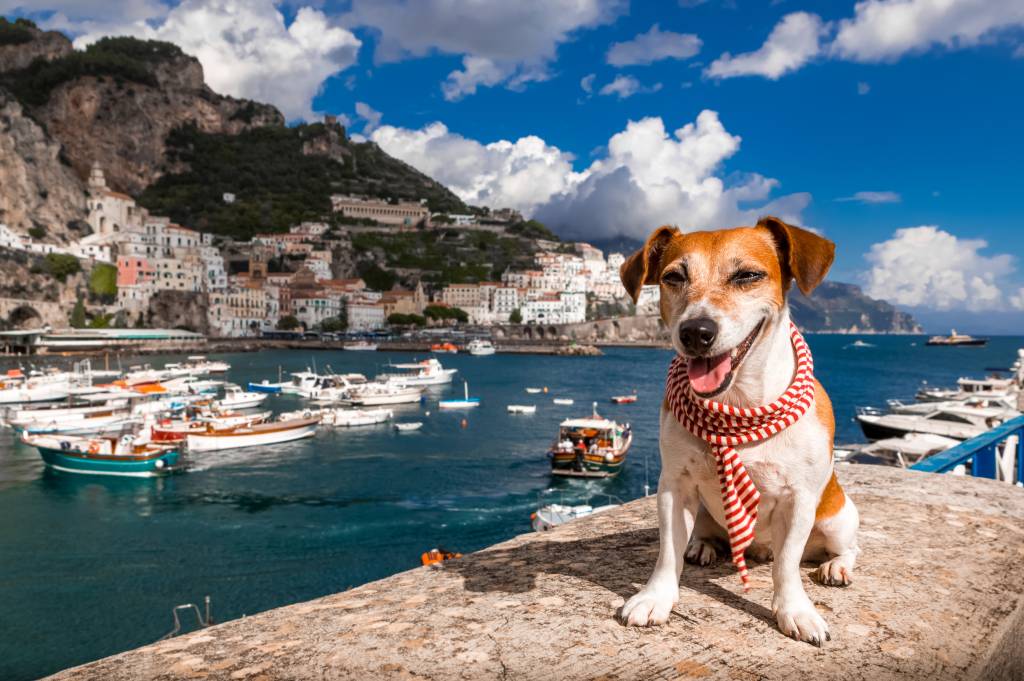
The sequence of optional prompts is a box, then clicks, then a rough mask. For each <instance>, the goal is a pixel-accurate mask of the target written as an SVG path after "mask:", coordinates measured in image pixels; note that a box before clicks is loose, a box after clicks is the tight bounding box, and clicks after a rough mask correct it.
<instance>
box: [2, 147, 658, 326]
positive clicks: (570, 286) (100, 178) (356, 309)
mask: <svg viewBox="0 0 1024 681" xmlns="http://www.w3.org/2000/svg"><path fill="white" fill-rule="evenodd" d="M234 200H235V197H234V196H233V195H232V194H231V193H228V192H225V193H224V196H223V201H224V202H225V203H228V204H230V203H231V202H233V201H234ZM87 205H88V223H89V226H90V227H91V229H92V233H91V234H89V235H88V236H86V237H84V238H82V239H81V240H79V241H77V242H74V243H72V244H69V245H67V246H60V245H55V244H51V243H40V242H36V241H34V240H32V239H31V238H26V237H23V236H21V235H18V234H16V233H14V232H13V231H12V230H10V229H9V228H7V226H6V225H0V247H6V248H9V249H13V250H22V251H28V252H34V253H41V254H60V255H66V256H72V257H75V258H78V259H81V260H83V261H87V262H89V263H90V264H103V265H108V266H115V267H116V268H117V278H116V286H117V296H116V303H115V305H114V308H115V311H117V312H121V313H122V319H123V320H124V323H125V324H126V325H128V326H141V325H143V323H144V318H145V313H146V311H147V310H148V309H149V306H150V302H151V300H152V298H153V296H154V295H156V294H157V293H158V292H160V291H179V292H184V293H195V294H206V295H208V301H209V303H208V306H207V309H206V314H207V325H206V328H208V329H209V330H210V334H211V335H212V336H215V337H225V338H230V337H254V336H260V335H263V334H272V333H277V332H281V331H285V332H290V331H341V330H348V331H351V332H372V331H378V330H381V329H384V328H386V327H388V326H389V325H413V326H415V325H420V326H422V325H425V324H431V323H444V322H446V321H449V320H451V321H461V322H467V323H470V324H474V325H480V326H491V325H494V324H508V323H520V324H573V323H579V322H583V321H585V320H586V319H587V310H588V302H589V303H590V304H591V305H594V304H601V303H606V304H616V303H625V301H626V300H627V296H626V291H625V289H624V288H623V287H622V284H621V283H620V281H619V274H618V270H619V266H620V265H621V264H622V262H623V260H624V257H623V255H622V254H621V253H611V254H609V255H608V256H607V257H605V255H604V253H602V251H601V250H599V249H597V248H595V247H593V246H591V245H589V244H586V243H573V244H566V243H563V242H557V241H548V240H540V239H539V240H536V241H535V243H537V244H538V246H539V250H538V251H537V252H536V253H535V254H534V267H533V268H531V269H511V268H509V269H506V270H505V271H504V272H502V273H501V278H500V280H497V281H480V282H464V283H463V282H460V283H447V284H441V285H438V284H431V283H427V282H424V281H423V280H418V281H416V283H415V285H414V286H412V287H410V288H402V287H401V286H397V285H396V286H394V287H393V288H391V289H389V290H374V289H373V288H372V287H371V286H368V285H367V283H366V281H364V280H363V279H362V278H359V277H354V278H335V277H334V276H333V274H332V270H333V268H332V261H333V254H334V252H335V251H336V250H337V249H338V248H339V246H341V245H342V243H343V240H346V241H347V240H348V239H349V238H350V237H351V236H352V235H353V234H361V235H365V234H374V233H383V234H396V233H404V232H415V231H424V230H436V231H443V232H445V233H448V234H451V235H452V238H455V239H458V238H459V236H460V235H461V234H465V233H470V232H488V233H492V234H498V235H503V234H505V232H506V229H507V228H508V226H509V225H510V224H512V223H515V222H522V217H521V216H520V215H519V214H518V213H517V212H516V211H514V210H511V209H501V210H495V211H488V213H487V215H485V216H481V215H475V214H465V215H449V214H443V215H442V214H431V212H430V210H429V209H428V208H427V206H426V202H425V201H422V202H413V201H395V202H388V201H385V200H380V199H375V198H371V197H366V196H350V195H333V196H331V206H332V211H333V213H334V214H335V215H336V216H337V217H341V218H343V219H346V221H347V222H351V223H357V224H351V225H335V226H332V225H330V224H328V222H326V221H325V222H303V223H300V224H297V225H291V226H289V227H288V230H287V231H282V232H280V233H258V234H256V235H255V236H253V238H252V239H251V240H249V241H238V240H234V239H231V238H229V237H224V236H219V235H214V234H212V233H207V232H197V231H195V230H193V229H189V228H187V227H183V226H181V225H178V224H175V223H174V222H172V221H171V220H170V218H168V217H164V216H159V215H153V214H151V213H150V212H149V211H147V210H146V209H145V208H143V207H141V206H139V205H138V204H137V203H136V201H135V200H134V199H133V198H132V197H130V196H128V195H127V194H124V193H121V192H118V191H114V190H113V189H111V188H110V187H109V186H108V185H107V182H106V179H105V176H104V172H103V168H102V167H101V166H100V165H99V164H98V163H95V164H93V167H92V170H91V173H90V175H89V179H88V201H87ZM326 217H328V216H325V218H326ZM282 258H287V259H288V261H289V262H290V263H295V264H294V265H293V270H292V271H281V270H280V269H277V270H274V269H271V267H270V264H271V263H273V262H275V261H277V262H279V261H280V260H281V259H282ZM656 295H657V289H656V287H651V288H650V290H649V292H646V293H645V301H641V302H642V303H645V302H651V300H652V299H653V298H652V296H656Z"/></svg>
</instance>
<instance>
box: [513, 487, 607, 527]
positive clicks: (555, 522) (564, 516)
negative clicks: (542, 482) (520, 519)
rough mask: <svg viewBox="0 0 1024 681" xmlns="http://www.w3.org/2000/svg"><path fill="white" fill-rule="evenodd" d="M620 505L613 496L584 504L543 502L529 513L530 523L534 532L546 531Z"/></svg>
mask: <svg viewBox="0 0 1024 681" xmlns="http://www.w3.org/2000/svg"><path fill="white" fill-rule="evenodd" d="M616 502H618V503H616ZM621 505H622V502H619V501H618V500H617V499H614V497H611V496H608V497H607V500H606V503H604V504H595V503H593V502H592V501H588V502H587V503H585V504H576V505H569V504H545V505H544V506H541V507H540V508H538V509H537V510H536V511H535V512H534V513H531V514H530V524H531V525H532V526H533V529H534V530H535V531H536V532H547V531H548V530H553V529H554V528H556V527H558V526H559V525H564V524H565V523H567V522H569V521H571V520H576V519H577V518H585V517H586V516H589V515H594V514H595V513H603V512H605V511H610V510H612V509H613V508H618V507H619V506H621Z"/></svg>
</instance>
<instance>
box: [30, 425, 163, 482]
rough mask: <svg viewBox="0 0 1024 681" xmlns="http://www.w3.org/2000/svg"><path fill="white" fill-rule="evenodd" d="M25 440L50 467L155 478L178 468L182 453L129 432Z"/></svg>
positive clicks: (31, 437)
mask: <svg viewBox="0 0 1024 681" xmlns="http://www.w3.org/2000/svg"><path fill="white" fill-rule="evenodd" d="M22 441H23V442H24V443H25V444H27V445H29V446H30V447H35V448H36V449H37V450H39V455H40V456H41V457H42V459H43V462H45V463H46V465H47V466H49V467H50V468H54V469H56V470H59V471H64V472H67V473H87V474H92V475H122V476H132V477H153V476H157V475H165V474H167V473H170V472H172V471H174V470H176V469H177V467H178V463H179V460H180V456H181V454H180V451H179V450H178V449H177V448H176V447H164V446H160V445H158V444H153V443H147V442H137V441H136V440H135V439H134V438H133V437H132V436H130V435H129V436H125V437H122V438H116V437H94V438H88V437H74V436H68V435H59V436H58V435H27V434H26V435H23V436H22Z"/></svg>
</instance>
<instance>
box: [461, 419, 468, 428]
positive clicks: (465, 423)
mask: <svg viewBox="0 0 1024 681" xmlns="http://www.w3.org/2000/svg"><path fill="white" fill-rule="evenodd" d="M459 425H460V426H462V427H463V428H467V427H469V421H467V420H466V419H462V421H461V422H460V423H459Z"/></svg>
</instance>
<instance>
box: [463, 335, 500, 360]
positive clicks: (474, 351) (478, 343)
mask: <svg viewBox="0 0 1024 681" xmlns="http://www.w3.org/2000/svg"><path fill="white" fill-rule="evenodd" d="M466 350H468V351H469V354H471V355H476V356H477V357H483V356H486V355H493V354H494V353H495V352H497V350H495V348H494V344H493V343H491V341H489V340H481V339H477V340H472V341H470V342H469V345H467V346H466Z"/></svg>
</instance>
